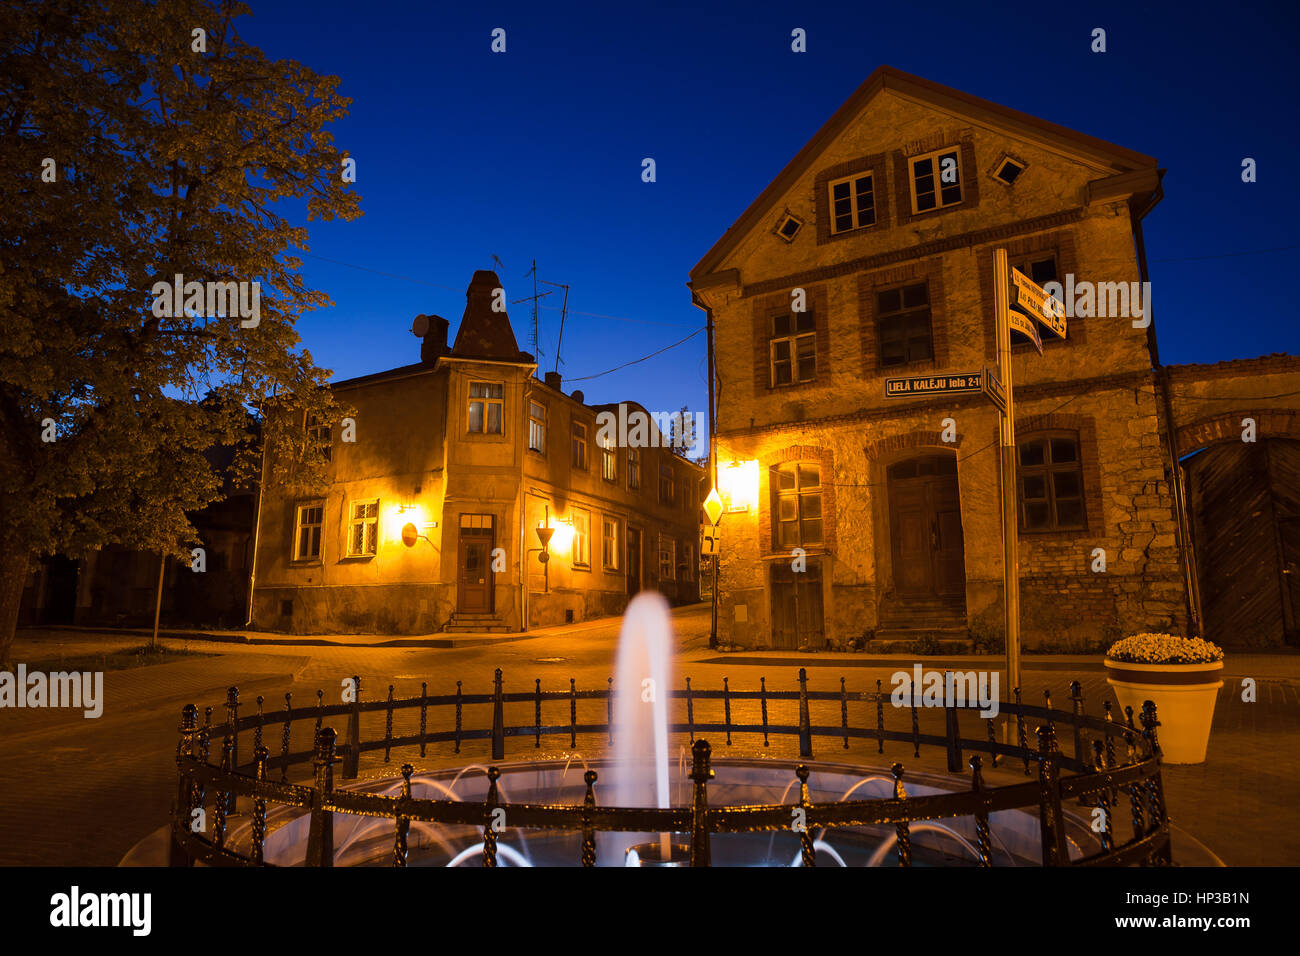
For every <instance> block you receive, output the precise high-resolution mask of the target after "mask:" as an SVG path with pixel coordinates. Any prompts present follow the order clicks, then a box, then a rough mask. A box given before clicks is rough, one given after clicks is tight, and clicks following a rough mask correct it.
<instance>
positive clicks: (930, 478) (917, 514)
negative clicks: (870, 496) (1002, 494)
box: [888, 455, 966, 610]
mask: <svg viewBox="0 0 1300 956" xmlns="http://www.w3.org/2000/svg"><path fill="white" fill-rule="evenodd" d="M888 488H889V525H890V542H891V547H892V556H893V565H894V591H895V593H896V595H897V596H898V598H900V599H902V600H907V601H912V602H917V601H919V602H932V603H934V604H936V605H943V606H945V607H950V608H953V609H954V610H964V608H965V603H966V559H965V549H964V547H963V542H962V529H961V492H960V490H959V489H958V485H957V457H956V455H927V456H924V457H920V458H912V459H909V460H907V461H900V462H898V463H897V464H895V465H890V466H889V470H888Z"/></svg>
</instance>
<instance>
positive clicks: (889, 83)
mask: <svg viewBox="0 0 1300 956" xmlns="http://www.w3.org/2000/svg"><path fill="white" fill-rule="evenodd" d="M882 90H889V91H891V92H893V93H897V94H899V95H901V96H905V97H909V98H911V99H914V100H917V101H919V102H921V103H925V104H928V105H930V106H933V107H934V108H936V109H939V110H943V111H944V112H947V113H953V114H956V115H958V116H964V117H968V118H969V119H971V120H973V121H975V122H977V123H979V124H981V125H986V126H992V127H998V128H1001V129H1004V130H1006V131H1007V132H1009V133H1011V134H1013V135H1016V136H1020V137H1023V138H1025V139H1030V140H1034V141H1037V142H1039V143H1042V144H1043V145H1045V146H1047V147H1049V148H1056V149H1058V150H1061V151H1062V152H1065V153H1068V154H1070V155H1073V156H1078V157H1080V158H1081V159H1084V160H1087V161H1090V162H1093V163H1096V164H1098V165H1099V166H1101V167H1103V168H1104V169H1108V170H1110V171H1111V172H1113V173H1124V172H1129V171H1132V170H1135V169H1142V168H1150V169H1155V166H1156V160H1155V159H1154V158H1153V157H1151V156H1146V155H1144V154H1142V153H1138V152H1135V151H1133V150H1131V149H1126V148H1125V147H1123V146H1116V145H1115V144H1114V143H1108V142H1106V141H1105V140H1103V139H1098V138H1097V137H1095V136H1089V135H1087V134H1086V133H1080V132H1077V131H1075V130H1072V129H1069V128H1067V127H1065V126H1059V125H1057V124H1056V123H1049V122H1048V121H1047V120H1043V119H1039V118H1038V117H1036V116H1030V115H1029V114H1028V113H1022V112H1020V111H1019V110H1013V109H1011V108H1010V107H1006V106H1001V105H1000V104H998V103H993V102H991V101H989V100H984V99H980V98H979V97H978V96H972V95H971V94H969V93H963V92H962V91H961V90H955V89H953V88H952V87H950V86H944V85H943V84H941V83H935V82H932V81H931V80H926V79H922V78H921V77H919V76H913V75H912V74H910V73H904V72H903V71H902V70H896V69H894V68H893V67H892V66H880V67H877V68H876V69H875V71H874V72H872V74H871V75H870V76H869V77H867V79H866V81H865V82H864V83H863V84H862V85H861V86H859V87H858V88H857V90H856V91H855V92H854V93H853V95H852V96H850V97H849V98H848V99H847V100H845V102H844V105H843V106H841V107H840V108H839V109H838V110H836V111H835V113H834V114H833V115H832V116H831V118H830V119H829V120H827V121H826V123H825V125H823V126H822V128H821V129H819V130H818V131H817V132H816V133H815V134H814V135H813V138H812V139H810V140H809V141H808V142H807V144H805V145H804V147H803V149H801V150H799V152H798V153H796V154H795V157H794V159H792V160H790V162H789V163H788V164H787V165H786V167H785V169H783V170H781V172H780V173H779V174H778V175H777V177H776V178H775V179H774V180H772V182H771V183H770V184H768V187H767V188H766V189H764V190H763V191H762V192H761V193H759V195H758V198H757V199H755V200H754V201H753V202H752V203H750V204H749V208H748V209H746V210H745V211H744V213H742V214H741V216H740V218H739V219H737V220H736V221H735V223H733V224H732V226H731V228H729V229H728V230H727V231H726V232H724V233H723V234H722V238H720V239H719V240H718V241H717V242H716V243H714V245H713V248H712V249H710V250H709V251H708V252H706V253H705V254H704V258H702V259H701V260H700V261H699V262H698V263H696V265H695V268H694V269H692V270H691V280H692V282H694V281H697V280H699V279H701V278H703V277H704V276H707V275H708V274H709V273H710V272H712V271H713V270H714V269H716V268H717V267H718V265H719V264H720V263H721V262H722V260H723V259H724V258H725V257H726V255H727V253H729V252H730V251H731V250H732V249H733V248H734V247H735V245H736V244H737V243H738V242H739V241H740V239H741V238H742V237H744V236H745V235H747V234H748V233H749V231H750V230H751V229H752V228H753V227H754V226H755V225H756V223H757V221H758V220H759V219H760V218H761V217H762V216H763V215H764V214H765V213H766V211H767V210H768V209H769V208H770V207H771V206H772V205H773V204H774V203H775V202H776V201H777V199H779V198H780V197H781V195H782V194H784V193H785V192H786V191H787V190H789V189H790V187H791V186H793V185H794V184H795V182H796V181H797V180H798V179H799V177H800V176H802V175H803V174H804V172H806V171H807V169H808V168H809V167H810V166H811V165H812V164H813V163H814V162H815V161H816V159H817V157H818V156H820V155H821V154H822V152H823V151H824V150H825V149H826V147H827V146H829V145H830V143H831V141H832V140H834V138H835V137H836V136H838V135H839V134H840V133H841V132H842V131H843V130H844V129H845V127H847V126H848V125H849V124H850V123H851V122H852V121H853V120H854V118H856V117H857V116H858V114H859V113H861V112H862V110H863V108H864V107H866V105H867V104H868V103H870V102H871V100H872V99H874V98H875V97H876V95H877V94H879V93H880V92H881V91H882Z"/></svg>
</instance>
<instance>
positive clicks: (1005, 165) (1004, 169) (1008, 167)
mask: <svg viewBox="0 0 1300 956" xmlns="http://www.w3.org/2000/svg"><path fill="white" fill-rule="evenodd" d="M1024 171H1025V164H1024V163H1022V162H1020V161H1018V160H1015V159H1012V158H1011V157H1010V156H1003V157H1002V160H1001V162H999V163H998V165H997V170H996V171H995V172H994V173H993V178H994V179H997V180H1000V181H1001V182H1004V183H1006V184H1007V185H1008V186H1010V185H1011V184H1012V183H1014V182H1015V181H1016V179H1017V178H1018V177H1019V176H1020V174H1021V173H1023V172H1024ZM1026 274H1028V273H1026Z"/></svg>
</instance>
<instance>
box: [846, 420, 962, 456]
mask: <svg viewBox="0 0 1300 956" xmlns="http://www.w3.org/2000/svg"><path fill="white" fill-rule="evenodd" d="M965 437H966V436H965V435H963V434H962V433H961V432H958V433H957V440H956V441H944V440H943V431H942V430H941V429H937V428H935V429H926V428H917V429H915V430H913V431H910V432H899V433H898V434H896V435H890V436H889V437H887V438H878V439H876V440H875V441H869V442H867V444H866V445H865V446H864V447H863V449H862V450H863V451H864V452H866V455H867V460H868V461H875V460H876V459H877V458H879V457H881V456H882V455H887V454H889V453H890V452H893V451H901V450H903V449H905V448H951V449H953V450H954V451H955V450H956V449H958V448H960V447H961V443H962V439H963V438H965Z"/></svg>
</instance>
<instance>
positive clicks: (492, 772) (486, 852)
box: [483, 668, 501, 867]
mask: <svg viewBox="0 0 1300 956" xmlns="http://www.w3.org/2000/svg"><path fill="white" fill-rule="evenodd" d="M500 679H501V670H500V669H499V668H498V669H497V680H498V684H497V687H498V688H499V687H500V686H501V685H500V683H499V681H500ZM500 776H501V771H500V770H499V769H497V768H496V767H488V792H487V802H486V803H485V804H484V805H483V865H484V866H490V867H491V866H496V865H497V830H496V823H497V821H496V809H497V804H498V803H500V802H501V793H500V791H499V790H498V788H497V779H498V778H499V777H500Z"/></svg>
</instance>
